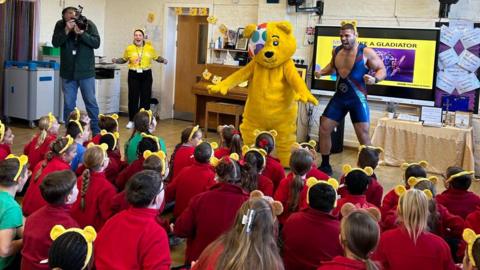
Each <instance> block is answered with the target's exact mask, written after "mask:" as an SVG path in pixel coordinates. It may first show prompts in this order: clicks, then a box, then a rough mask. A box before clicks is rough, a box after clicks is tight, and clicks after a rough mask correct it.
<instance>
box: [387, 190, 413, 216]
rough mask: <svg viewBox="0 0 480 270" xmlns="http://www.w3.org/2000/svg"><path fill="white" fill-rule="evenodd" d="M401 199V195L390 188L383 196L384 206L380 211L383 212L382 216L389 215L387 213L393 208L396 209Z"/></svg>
mask: <svg viewBox="0 0 480 270" xmlns="http://www.w3.org/2000/svg"><path fill="white" fill-rule="evenodd" d="M408 189H409V188H407V190H408ZM399 199H400V197H398V195H397V193H395V190H394V189H392V190H390V191H389V192H388V193H387V194H386V195H385V197H384V198H383V201H382V207H380V212H382V216H383V215H387V213H388V212H390V211H392V210H393V211H396V210H397V207H398V200H399Z"/></svg>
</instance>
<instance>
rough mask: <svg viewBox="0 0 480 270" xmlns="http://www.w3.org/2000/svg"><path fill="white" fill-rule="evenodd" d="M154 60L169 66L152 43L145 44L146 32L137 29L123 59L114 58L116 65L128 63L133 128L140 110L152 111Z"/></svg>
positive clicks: (129, 98) (131, 126) (129, 112)
mask: <svg viewBox="0 0 480 270" xmlns="http://www.w3.org/2000/svg"><path fill="white" fill-rule="evenodd" d="M152 60H153V61H157V62H159V63H163V64H167V62H168V61H167V59H165V58H163V57H161V56H159V55H158V54H157V52H156V51H155V49H154V48H153V46H152V44H150V42H145V32H144V31H143V30H141V29H136V30H135V31H134V32H133V44H130V45H128V46H127V48H126V49H125V53H124V54H123V57H122V58H112V62H113V63H116V64H124V63H127V62H128V69H129V70H128V119H129V121H128V124H127V128H133V126H134V124H133V117H134V116H135V114H136V113H137V112H138V111H139V110H140V108H144V109H145V110H149V109H150V99H151V97H152V82H153V78H152V70H151V66H152Z"/></svg>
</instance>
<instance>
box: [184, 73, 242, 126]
mask: <svg viewBox="0 0 480 270" xmlns="http://www.w3.org/2000/svg"><path fill="white" fill-rule="evenodd" d="M209 84H210V83H208V82H198V83H196V84H195V85H194V86H193V87H192V93H193V94H194V95H195V115H194V120H193V122H194V125H200V126H202V127H205V106H206V104H207V102H209V101H219V102H229V103H235V104H240V105H245V101H246V100H247V93H248V90H247V88H245V87H238V86H237V87H234V88H232V89H230V90H229V91H228V93H227V94H226V95H222V94H220V93H217V94H210V93H208V90H207V86H208V85H209ZM215 122H216V121H215V119H209V121H208V126H209V127H215V128H216V126H215ZM220 123H221V124H233V123H235V118H234V117H233V116H230V115H222V116H221V117H220Z"/></svg>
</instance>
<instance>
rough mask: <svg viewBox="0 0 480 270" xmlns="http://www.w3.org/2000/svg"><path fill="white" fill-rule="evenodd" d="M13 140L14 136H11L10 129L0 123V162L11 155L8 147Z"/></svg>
mask: <svg viewBox="0 0 480 270" xmlns="http://www.w3.org/2000/svg"><path fill="white" fill-rule="evenodd" d="M13 138H15V135H13V133H12V129H11V128H10V127H7V126H6V125H5V124H3V123H2V121H0V161H2V160H4V159H5V158H6V157H7V156H8V155H10V154H11V153H12V150H11V149H10V147H11V146H12V144H13Z"/></svg>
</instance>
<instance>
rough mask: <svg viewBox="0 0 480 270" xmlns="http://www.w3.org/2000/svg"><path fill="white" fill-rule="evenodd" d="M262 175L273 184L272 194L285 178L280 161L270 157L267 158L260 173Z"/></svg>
mask: <svg viewBox="0 0 480 270" xmlns="http://www.w3.org/2000/svg"><path fill="white" fill-rule="evenodd" d="M262 175H265V176H266V177H268V178H270V180H272V182H273V193H275V191H276V190H277V188H278V185H280V182H281V181H282V179H284V178H285V170H284V169H283V166H282V164H280V160H279V159H278V158H274V157H272V156H270V155H268V156H267V162H266V165H265V169H263V171H262Z"/></svg>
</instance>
